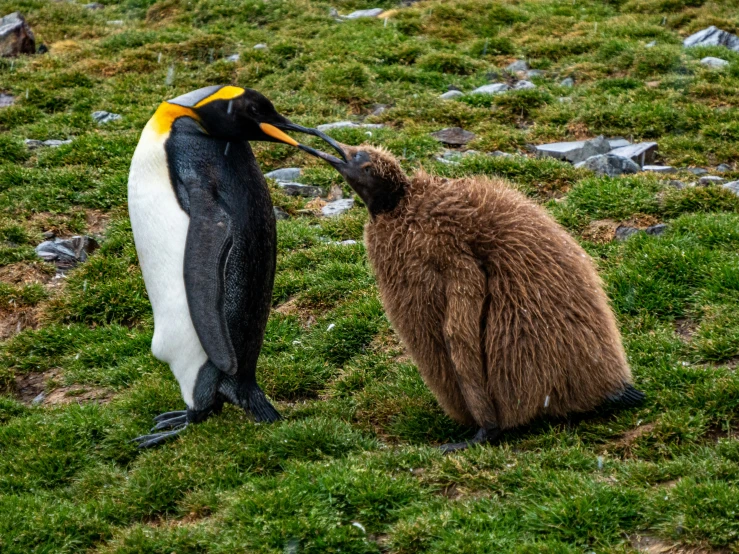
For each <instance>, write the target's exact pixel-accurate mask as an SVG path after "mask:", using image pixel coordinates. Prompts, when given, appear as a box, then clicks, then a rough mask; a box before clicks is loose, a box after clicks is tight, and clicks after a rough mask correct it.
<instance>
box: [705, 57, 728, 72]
mask: <svg viewBox="0 0 739 554" xmlns="http://www.w3.org/2000/svg"><path fill="white" fill-rule="evenodd" d="M701 64H702V65H705V66H706V67H710V68H712V69H723V68H724V67H727V66H728V65H729V62H727V61H726V60H722V59H721V58H714V57H712V56H707V57H705V58H703V59H702V60H701Z"/></svg>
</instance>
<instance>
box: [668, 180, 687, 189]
mask: <svg viewBox="0 0 739 554" xmlns="http://www.w3.org/2000/svg"><path fill="white" fill-rule="evenodd" d="M669 184H670V185H671V186H673V187H675V188H676V189H680V190H682V189H684V188H685V187H687V186H688V185H686V184H685V183H683V182H682V181H678V180H677V179H672V180H671V181H670V183H669Z"/></svg>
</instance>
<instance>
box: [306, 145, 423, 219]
mask: <svg viewBox="0 0 739 554" xmlns="http://www.w3.org/2000/svg"><path fill="white" fill-rule="evenodd" d="M332 146H333V145H332ZM337 146H338V150H339V152H340V153H341V155H342V158H344V159H343V160H340V159H339V158H337V157H336V156H332V155H331V154H326V153H324V152H320V151H319V150H314V149H313V148H310V147H309V146H305V145H302V144H300V145H299V147H300V148H301V149H302V150H305V151H306V152H308V153H309V154H312V155H314V156H316V157H318V158H321V159H322V160H325V161H327V162H328V163H330V164H331V165H332V166H333V167H334V168H336V170H337V171H338V172H339V173H341V175H342V176H343V177H344V179H345V180H346V182H347V183H349V186H351V187H352V189H354V191H355V192H356V193H357V194H358V195H359V197H360V198H361V199H362V201H363V202H364V203H365V204H366V205H367V209H368V210H369V212H370V214H372V215H373V216H375V215H378V214H381V213H385V212H390V211H392V210H393V209H394V208H395V207H396V206H397V205H398V203H399V202H400V200H401V199H402V198H403V196H404V195H405V190H406V187H407V186H408V184H409V181H408V177H407V176H406V174H405V173H404V172H403V169H402V168H401V167H400V163H399V162H398V160H397V159H396V158H395V157H394V156H393V155H392V154H391V153H390V152H388V151H387V150H385V149H384V148H377V147H375V146H370V145H361V146H347V145H345V144H341V145H339V144H337ZM334 148H336V146H335V147H334Z"/></svg>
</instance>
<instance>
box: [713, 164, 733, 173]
mask: <svg viewBox="0 0 739 554" xmlns="http://www.w3.org/2000/svg"><path fill="white" fill-rule="evenodd" d="M716 171H718V172H719V173H726V172H727V171H731V166H730V165H726V164H719V165H717V166H716Z"/></svg>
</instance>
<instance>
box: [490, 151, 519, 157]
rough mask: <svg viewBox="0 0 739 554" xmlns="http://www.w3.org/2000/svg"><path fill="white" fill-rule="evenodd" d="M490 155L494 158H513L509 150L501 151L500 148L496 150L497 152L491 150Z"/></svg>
mask: <svg viewBox="0 0 739 554" xmlns="http://www.w3.org/2000/svg"><path fill="white" fill-rule="evenodd" d="M488 155H490V156H493V157H494V158H512V157H513V154H509V153H508V152H501V151H500V150H496V151H495V152H489V153H488Z"/></svg>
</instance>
